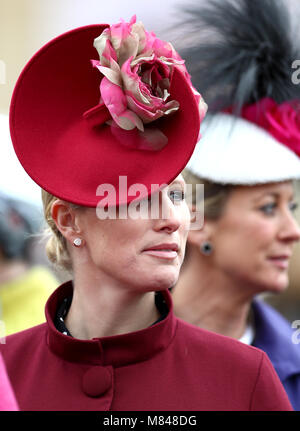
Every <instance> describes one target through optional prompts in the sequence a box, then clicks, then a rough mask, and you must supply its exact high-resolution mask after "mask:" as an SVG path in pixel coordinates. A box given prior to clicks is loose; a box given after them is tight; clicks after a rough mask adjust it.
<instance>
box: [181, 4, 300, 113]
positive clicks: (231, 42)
mask: <svg viewBox="0 0 300 431" xmlns="http://www.w3.org/2000/svg"><path fill="white" fill-rule="evenodd" d="M183 12H184V14H183V16H184V19H185V25H187V26H188V33H189V35H190V38H189V43H188V45H189V46H188V48H185V49H183V50H182V51H181V52H182V55H183V56H184V58H186V63H187V66H188V67H189V70H190V73H191V75H192V80H193V84H194V86H195V87H196V88H197V89H198V90H199V91H200V92H201V94H203V97H204V99H205V100H206V102H207V103H208V107H209V110H210V111H218V110H223V109H225V108H227V107H228V106H234V107H235V111H234V113H235V114H238V113H239V111H240V110H241V108H242V106H243V105H245V104H252V103H255V102H257V101H259V100H260V99H262V98H264V97H270V98H272V99H273V100H274V101H275V102H276V103H278V104H279V103H282V102H284V101H286V100H290V99H297V98H300V86H299V85H298V86H297V85H294V84H293V82H292V79H291V76H292V73H293V69H292V63H293V61H294V60H295V59H297V58H300V56H299V49H297V48H296V47H295V46H294V45H295V44H294V41H293V37H292V28H291V20H290V15H289V11H288V10H287V8H286V6H285V5H284V4H283V2H282V1H281V0H210V1H209V2H205V3H202V4H200V5H195V6H193V5H190V6H185V7H184V8H183ZM205 35H206V37H205Z"/></svg>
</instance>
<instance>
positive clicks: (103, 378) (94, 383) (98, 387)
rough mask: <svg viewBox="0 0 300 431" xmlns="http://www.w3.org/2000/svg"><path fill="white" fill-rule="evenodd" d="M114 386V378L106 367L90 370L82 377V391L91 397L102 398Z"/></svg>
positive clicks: (96, 367)
mask: <svg viewBox="0 0 300 431" xmlns="http://www.w3.org/2000/svg"><path fill="white" fill-rule="evenodd" d="M111 386H112V376H111V373H110V372H109V370H108V369H107V368H105V367H100V366H95V367H92V368H89V369H88V370H87V371H86V372H85V373H84V375H83V377H82V390H83V392H84V393H85V394H86V395H88V396H89V397H100V396H101V395H104V394H105V392H107V391H108V389H109V388H110V387H111Z"/></svg>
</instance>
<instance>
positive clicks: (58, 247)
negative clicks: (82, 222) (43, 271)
mask: <svg viewBox="0 0 300 431" xmlns="http://www.w3.org/2000/svg"><path fill="white" fill-rule="evenodd" d="M57 199H58V198H57V197H56V196H53V195H51V194H50V193H48V192H46V191H45V190H43V189H42V202H43V211H44V217H45V221H46V222H47V224H48V227H47V228H46V229H45V231H44V234H45V236H47V238H48V241H47V243H46V254H47V257H48V259H49V260H50V262H51V263H53V265H54V266H55V267H57V268H58V269H63V270H67V271H71V270H72V261H71V257H70V254H69V251H68V248H67V241H66V239H65V238H64V236H63V235H62V234H61V232H60V231H59V230H58V229H57V227H56V224H55V222H54V220H53V218H52V216H51V208H52V204H53V202H54V201H55V200H57ZM69 205H70V206H72V207H73V208H74V209H75V208H80V207H79V205H75V204H71V203H69Z"/></svg>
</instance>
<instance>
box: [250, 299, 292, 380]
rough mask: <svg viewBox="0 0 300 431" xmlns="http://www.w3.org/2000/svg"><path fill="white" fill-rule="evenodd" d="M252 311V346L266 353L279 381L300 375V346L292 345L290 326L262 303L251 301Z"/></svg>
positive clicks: (271, 308)
mask: <svg viewBox="0 0 300 431" xmlns="http://www.w3.org/2000/svg"><path fill="white" fill-rule="evenodd" d="M252 310H253V314H254V319H255V340H254V343H253V345H254V346H255V347H258V348H260V349H262V350H264V351H265V352H266V353H267V355H268V356H269V358H270V360H271V362H272V364H273V366H274V368H275V369H276V371H277V373H278V375H279V378H280V380H281V381H283V380H285V379H287V378H288V377H289V376H291V375H294V374H300V346H299V344H297V345H296V344H294V343H293V339H292V335H293V330H292V328H291V325H290V324H289V323H288V321H287V320H286V319H284V318H283V317H282V316H281V315H280V314H279V313H278V312H277V311H276V310H275V309H274V308H273V307H271V306H270V305H268V304H266V303H265V302H263V301H259V300H255V301H253V304H252Z"/></svg>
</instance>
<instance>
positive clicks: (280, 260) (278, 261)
mask: <svg viewBox="0 0 300 431" xmlns="http://www.w3.org/2000/svg"><path fill="white" fill-rule="evenodd" d="M269 260H270V261H271V262H272V263H273V264H274V265H275V266H277V267H278V268H280V269H288V266H289V260H290V257H289V256H274V257H269Z"/></svg>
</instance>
